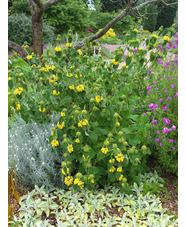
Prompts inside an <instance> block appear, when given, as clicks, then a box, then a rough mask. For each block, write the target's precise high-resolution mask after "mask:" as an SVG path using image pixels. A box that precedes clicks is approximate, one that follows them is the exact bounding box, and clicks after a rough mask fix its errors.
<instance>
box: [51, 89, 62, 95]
mask: <svg viewBox="0 0 186 227" xmlns="http://www.w3.org/2000/svg"><path fill="white" fill-rule="evenodd" d="M52 94H53V95H59V94H60V92H59V91H58V92H57V91H56V90H53V92H52Z"/></svg>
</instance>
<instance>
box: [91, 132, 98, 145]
mask: <svg viewBox="0 0 186 227" xmlns="http://www.w3.org/2000/svg"><path fill="white" fill-rule="evenodd" d="M89 138H90V140H91V141H92V143H96V141H97V140H98V136H97V133H96V132H95V131H93V132H91V133H90V135H89Z"/></svg>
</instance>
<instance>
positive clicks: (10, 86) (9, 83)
mask: <svg viewBox="0 0 186 227" xmlns="http://www.w3.org/2000/svg"><path fill="white" fill-rule="evenodd" d="M8 86H9V88H10V89H12V88H13V86H14V83H13V81H12V80H9V81H8Z"/></svg>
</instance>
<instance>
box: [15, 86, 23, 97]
mask: <svg viewBox="0 0 186 227" xmlns="http://www.w3.org/2000/svg"><path fill="white" fill-rule="evenodd" d="M22 91H23V88H22V87H18V88H17V89H16V90H15V91H14V95H21V93H22Z"/></svg>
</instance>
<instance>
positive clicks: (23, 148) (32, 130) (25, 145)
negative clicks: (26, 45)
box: [8, 114, 64, 189]
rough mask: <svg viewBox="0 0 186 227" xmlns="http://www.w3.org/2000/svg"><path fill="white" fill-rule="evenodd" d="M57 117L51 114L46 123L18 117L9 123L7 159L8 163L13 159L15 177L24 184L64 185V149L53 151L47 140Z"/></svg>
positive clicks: (47, 186) (31, 185)
mask: <svg viewBox="0 0 186 227" xmlns="http://www.w3.org/2000/svg"><path fill="white" fill-rule="evenodd" d="M58 117H59V116H58V115H56V114H53V115H52V116H51V118H50V122H49V123H48V124H47V125H46V126H43V125H41V124H38V123H36V122H33V121H31V122H30V123H26V122H25V121H24V120H23V119H22V118H20V117H16V118H15V119H14V121H12V122H11V123H10V124H9V127H10V128H9V144H8V151H9V157H8V160H9V163H12V161H13V163H14V168H15V170H16V173H17V176H18V180H19V182H22V183H23V185H24V186H29V187H33V186H34V185H38V186H39V187H41V186H42V185H44V186H45V187H46V188H50V189H51V188H53V187H58V188H63V187H64V186H63V183H62V182H61V162H62V160H63V155H62V154H63V151H62V150H61V154H58V153H55V152H53V151H52V148H51V146H50V145H49V144H48V137H49V136H50V133H51V128H52V127H54V126H55V125H56V122H57V120H58ZM10 168H11V166H10Z"/></svg>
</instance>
